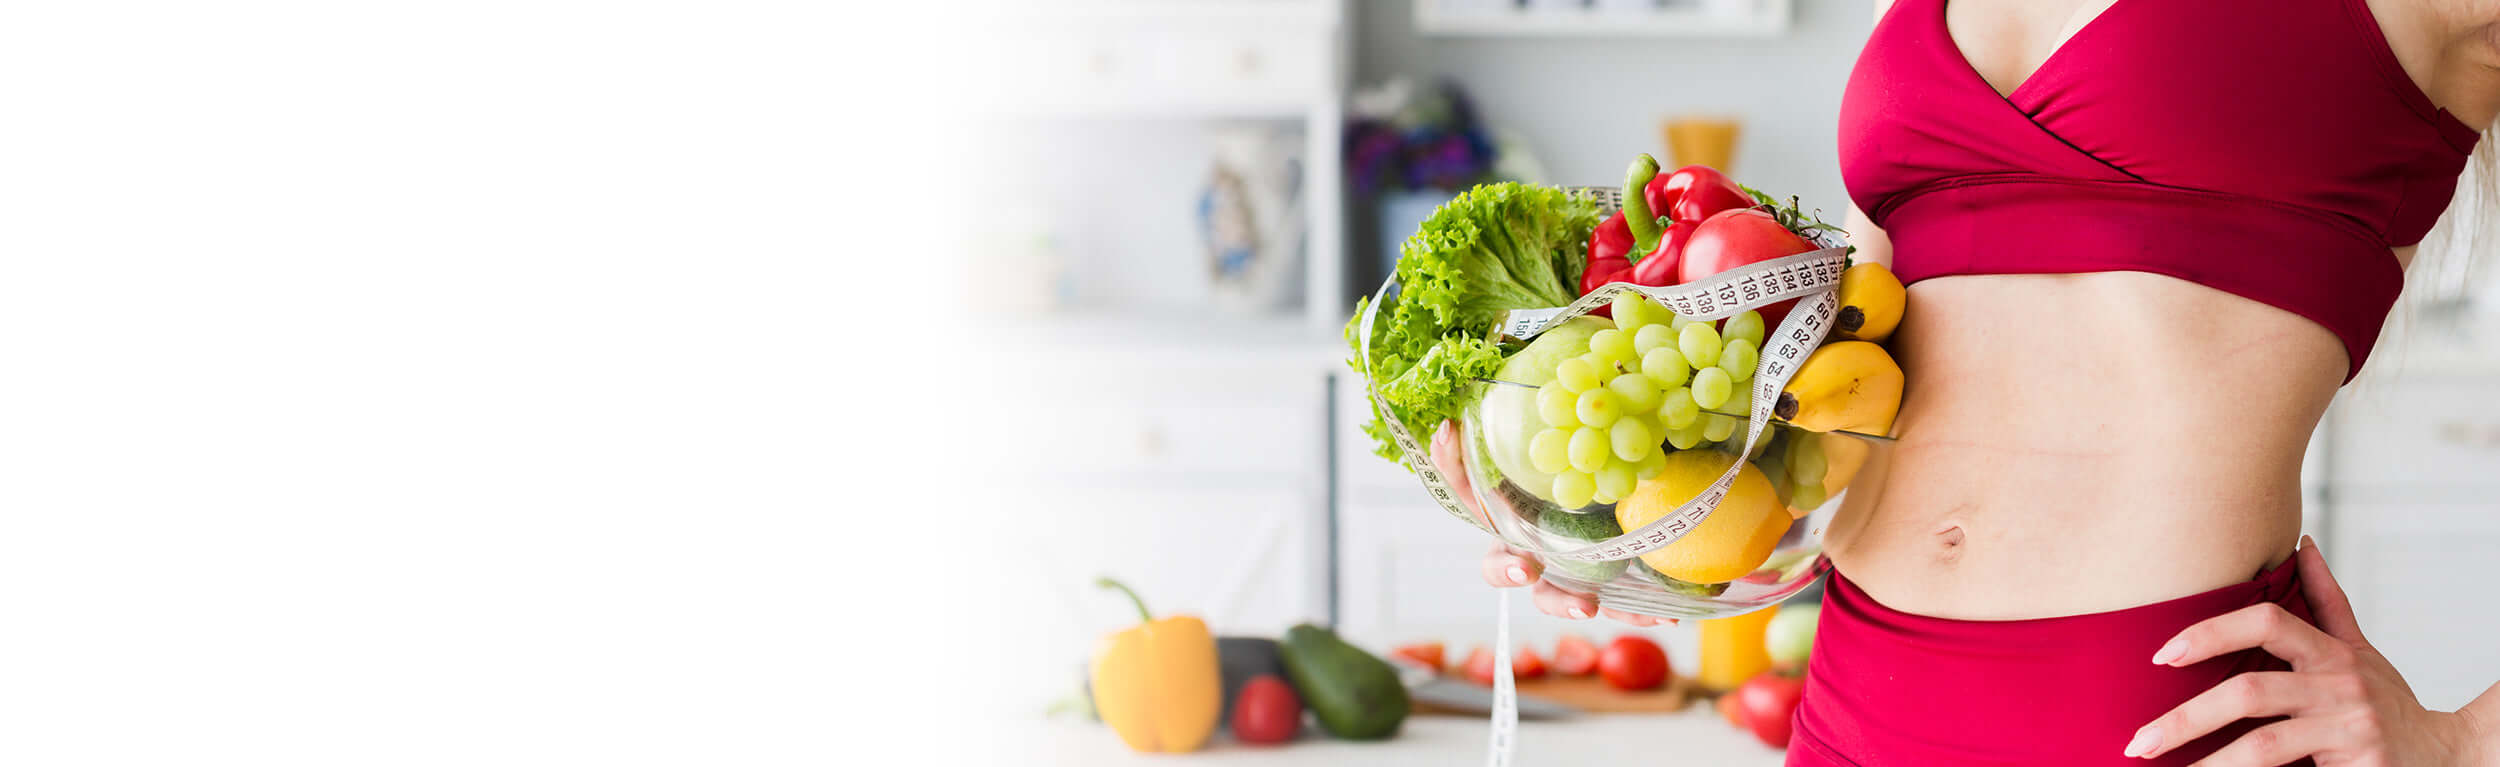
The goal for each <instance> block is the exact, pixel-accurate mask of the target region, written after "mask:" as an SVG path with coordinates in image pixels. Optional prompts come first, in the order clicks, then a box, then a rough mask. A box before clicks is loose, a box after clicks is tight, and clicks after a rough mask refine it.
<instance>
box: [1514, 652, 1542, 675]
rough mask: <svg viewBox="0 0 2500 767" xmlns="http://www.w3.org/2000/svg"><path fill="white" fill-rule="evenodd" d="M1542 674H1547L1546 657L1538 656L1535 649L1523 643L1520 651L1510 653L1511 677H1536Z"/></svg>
mask: <svg viewBox="0 0 2500 767" xmlns="http://www.w3.org/2000/svg"><path fill="white" fill-rule="evenodd" d="M1541 676H1545V659H1544V658H1539V657H1537V654H1536V651H1535V650H1530V649H1528V648H1527V647H1526V646H1524V645H1523V646H1521V647H1520V648H1519V651H1518V652H1514V653H1511V654H1510V678H1512V679H1535V678H1538V677H1541Z"/></svg>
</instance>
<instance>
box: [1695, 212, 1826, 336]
mask: <svg viewBox="0 0 2500 767" xmlns="http://www.w3.org/2000/svg"><path fill="white" fill-rule="evenodd" d="M1814 249H1815V248H1814V243H1812V242H1809V241H1807V240H1806V238H1803V237H1799V236H1797V233H1795V232H1791V231H1788V228H1787V227H1784V226H1780V222H1779V219H1776V218H1772V217H1771V214H1769V213H1764V212H1762V211H1759V210H1754V209H1751V208H1746V209H1743V210H1729V211H1721V212H1720V213H1719V214H1717V215H1714V216H1711V217H1710V218H1709V219H1708V220H1705V221H1703V222H1701V226H1700V227H1698V228H1696V229H1694V230H1693V235H1692V239H1690V240H1687V241H1686V242H1685V243H1684V252H1683V261H1682V262H1681V263H1679V264H1677V275H1676V276H1677V280H1676V281H1677V283H1678V284H1682V283H1687V282H1692V281H1694V280H1698V279H1701V278H1704V277H1708V276H1710V275H1713V274H1718V273H1720V272H1724V271H1727V270H1729V269H1734V268H1737V267H1740V266H1744V265H1746V264H1752V263H1756V262H1761V261H1769V260H1771V259H1774V258H1780V257H1783V256H1793V255H1797V254H1799V253H1804V252H1807V251H1811V250H1814ZM1796 305H1797V302H1796V301H1794V300H1790V301H1782V302H1779V303H1776V304H1772V305H1770V306H1765V307H1762V308H1761V309H1759V310H1758V311H1760V312H1762V324H1763V327H1765V328H1771V329H1777V328H1778V327H1779V324H1780V319H1781V318H1783V317H1787V316H1788V310H1789V308H1791V307H1794V306H1796Z"/></svg>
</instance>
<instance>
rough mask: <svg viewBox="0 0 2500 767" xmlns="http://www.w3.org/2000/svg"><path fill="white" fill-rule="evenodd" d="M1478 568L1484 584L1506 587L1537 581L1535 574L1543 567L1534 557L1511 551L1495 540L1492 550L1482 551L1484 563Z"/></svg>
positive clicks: (1541, 570) (1542, 569)
mask: <svg viewBox="0 0 2500 767" xmlns="http://www.w3.org/2000/svg"><path fill="white" fill-rule="evenodd" d="M1480 569H1481V570H1482V571H1483V574H1484V582H1485V583H1486V584H1488V585H1492V586H1495V587H1500V588H1508V587H1512V586H1525V585H1528V584H1531V583H1535V582H1537V581H1536V577H1537V574H1538V573H1540V572H1543V571H1544V569H1545V568H1544V566H1543V565H1541V564H1538V563H1537V561H1536V557H1531V556H1528V555H1526V554H1521V553H1519V552H1516V551H1512V550H1511V548H1510V547H1509V546H1504V545H1502V544H1501V542H1499V541H1496V542H1494V544H1493V550H1492V551H1487V552H1485V553H1484V564H1483V566H1482V567H1481V568H1480Z"/></svg>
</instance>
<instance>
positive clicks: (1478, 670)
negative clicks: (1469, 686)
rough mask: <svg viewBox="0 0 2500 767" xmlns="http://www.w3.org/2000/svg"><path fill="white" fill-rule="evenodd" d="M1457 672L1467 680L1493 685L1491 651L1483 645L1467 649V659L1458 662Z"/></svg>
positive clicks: (1487, 685)
mask: <svg viewBox="0 0 2500 767" xmlns="http://www.w3.org/2000/svg"><path fill="white" fill-rule="evenodd" d="M1459 673H1461V674H1464V675H1466V677H1467V681H1470V682H1474V683H1476V684H1480V685H1484V686H1486V687H1491V686H1493V651H1491V650H1487V649H1484V648H1483V647H1477V648H1476V649H1473V650H1469V651H1467V660H1464V661H1461V662H1459ZM1512 673H1517V672H1515V671H1514V672H1512Z"/></svg>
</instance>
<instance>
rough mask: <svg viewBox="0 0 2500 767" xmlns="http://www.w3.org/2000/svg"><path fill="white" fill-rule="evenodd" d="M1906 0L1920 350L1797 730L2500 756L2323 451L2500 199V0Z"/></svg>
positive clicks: (1869, 54) (1907, 271)
mask: <svg viewBox="0 0 2500 767" xmlns="http://www.w3.org/2000/svg"><path fill="white" fill-rule="evenodd" d="M1882 5H1891V6H1893V7H1891V8H1889V9H1888V10H1887V9H1885V8H1881V7H1879V8H1878V10H1877V14H1878V18H1879V21H1878V23H1877V25H1876V28H1875V30H1874V33H1873V35H1872V37H1871V39H1870V40H1869V42H1868V44H1867V48H1866V51H1865V52H1864V53H1863V54H1862V56H1861V58H1860V60H1859V62H1858V65H1857V69H1856V71H1855V73H1854V74H1853V75H1852V77H1851V81H1850V84H1849V89H1848V92H1847V95H1846V97H1845V99H1844V104H1843V107H1842V117H1841V162H1842V166H1843V176H1844V178H1845V179H1846V180H1847V182H1848V185H1849V189H1850V193H1851V196H1852V197H1853V198H1854V200H1855V201H1856V202H1857V204H1858V207H1859V208H1860V209H1861V210H1862V211H1863V213H1857V214H1855V215H1853V216H1852V226H1851V239H1852V241H1853V242H1854V244H1856V245H1857V247H1858V249H1859V250H1858V257H1859V258H1872V259H1877V260H1885V261H1889V262H1890V263H1892V265H1893V266H1894V268H1895V270H1896V271H1897V272H1898V273H1900V275H1901V276H1902V277H1903V278H1904V280H1905V281H1909V282H1911V283H1912V286H1911V288H1910V295H1911V306H1912V308H1911V309H1910V311H1909V314H1908V317H1907V318H1906V320H1905V324H1904V325H1903V326H1902V327H1901V329H1900V330H1899V331H1898V333H1897V334H1896V336H1895V341H1896V344H1897V347H1896V352H1897V353H1898V356H1899V358H1900V361H1901V363H1902V366H1903V368H1904V369H1905V370H1906V371H1907V372H1908V374H1909V377H1910V381H1911V386H1910V391H1909V393H1908V398H1907V400H1906V401H1905V402H1904V403H1903V406H1902V410H1901V416H1900V419H1899V422H1898V425H1897V428H1896V434H1897V435H1898V436H1899V437H1900V442H1899V444H1898V445H1897V446H1896V447H1894V448H1893V449H1892V450H1891V451H1890V454H1889V455H1888V456H1885V457H1883V458H1882V459H1880V460H1879V461H1878V462H1877V463H1876V464H1875V465H1871V466H1870V467H1869V468H1868V469H1867V471H1866V473H1865V474H1864V475H1862V478H1861V480H1860V481H1859V483H1858V484H1857V485H1856V486H1855V487H1853V488H1852V492H1850V493H1849V494H1848V496H1847V498H1848V500H1847V503H1846V504H1845V505H1844V508H1843V509H1842V511H1841V513H1840V514H1839V515H1838V516H1837V517H1836V519H1835V520H1834V523H1833V525H1832V527H1831V528H1830V530H1829V537H1828V550H1829V552H1830V555H1831V558H1832V561H1833V563H1834V565H1835V566H1836V569H1837V573H1836V574H1834V575H1833V576H1832V578H1831V580H1830V583H1829V589H1828V592H1827V596H1826V606H1825V610H1824V617H1823V623H1822V628H1821V633H1820V636H1819V638H1818V645H1817V647H1816V651H1815V655H1814V659H1813V661H1812V664H1811V668H1810V673H1809V681H1808V687H1807V691H1806V696H1805V699H1804V702H1803V704H1802V705H1801V706H1800V708H1799V712H1798V715H1797V734H1796V740H1795V742H1794V743H1793V744H1792V746H1791V748H1790V750H1789V756H1788V759H1789V763H1790V764H1792V765H1795V764H1808V765H1822V764H1859V765H1889V764H1916V765H1936V764H1964V763H2015V764H2041V763H2047V764H2137V763H2144V762H2139V761H2138V760H2137V759H2138V758H2142V759H2149V760H2151V763H2157V764H2188V763H2191V762H2194V763H2197V764H2208V765H2270V764H2283V763H2289V762H2298V761H2303V760H2310V759H2314V760H2315V761H2316V762H2317V763H2321V764H2348V763H2349V764H2402V765H2432V764H2500V692H2487V693H2485V694H2484V695H2482V696H2481V697H2480V698H2478V699H2477V700H2476V701H2474V702H2473V703H2472V704H2470V705H2468V706H2467V707H2466V708H2465V709H2463V710H2461V711H2458V712H2453V713H2447V712H2434V711H2426V710H2424V709H2423V707H2422V706H2421V705H2420V704H2419V703H2418V702H2416V701H2415V699H2414V697H2413V695H2412V693H2411V691H2410V690H2409V688H2407V686H2406V684H2405V682H2404V680H2403V679H2402V678H2401V677H2399V676H2398V675H2397V674H2396V672H2395V670H2394V668H2393V667H2391V666H2390V665H2389V664H2388V663H2387V661H2386V660H2385V659H2383V658H2381V657H2380V656H2379V655H2378V654H2376V653H2375V652H2373V651H2372V650H2371V649H2370V646H2369V644H2368V642H2367V641H2366V640H2365V639H2364V638H2363V637H2362V634H2361V632H2360V630H2359V629H2358V628H2357V627H2356V626H2355V625H2354V621H2353V613H2352V609H2351V606H2350V605H2348V604H2347V603H2346V602H2345V600H2344V596H2343V593H2342V591H2341V590H2340V589H2339V588H2337V587H2336V585H2335V582H2334V579H2333V577H2332V576H2331V575H2330V574H2329V573H2328V572H2327V571H2326V566H2325V563H2324V560H2323V559H2322V558H2321V557H2320V556H2319V555H2318V553H2317V550H2316V549H2315V547H2314V546H2309V545H2303V544H2302V542H2303V541H2305V539H2302V538H2301V537H2300V535H2299V527H2300V494H2299V486H2298V482H2299V473H2300V459H2301V455H2302V452H2303V450H2304V448H2305V446H2306V445H2307V443H2308V440H2309V436H2310V433H2311V431H2312V430H2314V429H2315V427H2316V426H2317V422H2318V419H2319V417H2320V416H2321V415H2322V414H2323V413H2324V411H2325V409H2326V407H2327V404H2328V401H2329V399H2330V398H2331V397H2332V396H2333V395H2334V393H2335V391H2336V389H2337V388H2338V387H2339V386H2341V385H2342V384H2343V383H2344V382H2346V381H2347V380H2349V378H2350V377H2351V375H2352V374H2353V373H2354V372H2357V371H2358V370H2359V369H2360V367H2361V364H2362V362H2363V360H2364V359H2365V357H2366V356H2367V354H2368V352H2369V350H2370V347H2371V346H2372V343H2373V341H2374V340H2375V339H2376V338H2377V336H2378V334H2379V330H2380V326H2381V324H2382V323H2383V322H2384V321H2385V319H2386V317H2387V314H2388V310H2389V308H2390V305H2391V304H2392V303H2393V302H2394V299H2395V296H2396V293H2397V291H2398V288H2399V287H2400V285H2401V282H2402V269H2403V266H2404V265H2405V264H2407V263H2408V262H2409V261H2410V260H2411V259H2412V258H2413V256H2414V251H2415V249H2416V248H2415V245H2416V243H2419V242H2422V241H2424V239H2425V235H2426V234H2430V232H2429V231H2428V230H2430V229H2432V227H2433V222H2434V221H2435V220H2445V221H2447V223H2445V224H2443V225H2442V226H2443V228H2442V229H2441V231H2440V232H2437V233H2435V234H2437V235H2439V236H2436V237H2432V238H2431V239H2432V241H2433V243H2432V244H2433V245H2434V246H2437V247H2446V248H2448V249H2450V250H2457V249H2465V248H2472V247H2473V246H2471V245H2460V244H2459V242H2460V241H2456V238H2449V237H2446V236H2445V235H2447V234H2449V233H2450V232H2448V230H2447V228H2446V227H2453V226H2457V225H2458V219H2459V217H2457V216H2449V217H2447V218H2446V219H2442V218H2441V215H2440V214H2441V212H2442V211H2443V210H2446V209H2447V208H2448V207H2449V206H2450V203H2451V198H2452V197H2453V198H2454V199H2455V201H2456V204H2457V205H2458V207H2461V208H2462V207H2466V206H2469V205H2471V206H2489V205H2491V204H2492V203H2494V202H2495V200H2494V199H2493V197H2491V196H2490V195H2489V194H2488V192H2478V190H2468V191H2467V192H2466V193H2458V192H2459V190H2458V184H2459V179H2460V174H2461V173H2463V172H2464V171H2465V170H2466V169H2467V168H2468V167H2469V163H2468V159H2469V155H2474V156H2475V157H2476V159H2475V161H2474V163H2473V167H2475V168H2477V171H2476V172H2475V173H2474V174H2472V176H2469V178H2474V177H2479V179H2480V180H2484V181H2488V180H2490V179H2492V178H2493V175H2492V168H2493V166H2492V156H2493V155H2492V150H2493V145H2494V143H2495V139H2494V138H2493V136H2492V135H2491V132H2490V131H2491V126H2493V124H2494V122H2495V119H2500V0H2196V1H2194V2H2190V1H2188V0H1951V2H1950V3H1947V2H1946V0H1898V2H1897V3H1884V4H1882ZM2477 134H2480V135H2479V136H2478V135H2477ZM2478 145H2479V147H2480V148H2479V150H2477V149H2476V147H2477V146H2478ZM2469 215H2470V216H2479V217H2481V220H2482V221H2483V222H2484V225H2485V226H2487V227H2488V226H2495V225H2500V211H2492V210H2480V211H2475V212H2472V213H2470V214H2469ZM2490 242H2491V241H2490V240H2488V239H2486V240H2485V243H2486V244H2485V245H2484V246H2483V247H2482V248H2477V249H2488V248H2489V247H2490ZM1484 572H1485V578H1486V580H1487V581H1489V582H1492V583H1493V584H1494V585H1497V586H1519V585H1524V584H1529V583H1534V582H1535V577H1536V575H1537V563H1536V562H1535V560H1534V559H1532V558H1528V557H1523V556H1519V555H1518V554H1516V553H1515V552H1511V551H1508V550H1505V549H1500V548H1497V549H1496V550H1495V551H1494V552H1492V554H1490V555H1489V556H1488V557H1487V558H1486V561H1485V563H1484ZM1536 603H1537V606H1538V608H1539V609H1540V610H1542V611H1544V612H1547V613H1550V614H1554V615H1558V616H1563V617H1569V618H1587V617H1590V616H1591V614H1592V613H1593V612H1595V606H1594V603H1593V602H1592V601H1591V600H1589V599H1588V598H1586V597H1584V596H1580V595H1574V594H1569V593H1565V592H1561V591H1558V590H1555V589H1553V588H1552V587H1550V586H1544V585H1539V586H1537V587H1536ZM1609 615H1611V616H1612V617H1617V618H1619V619H1624V620H1627V621H1629V622H1632V623H1636V624H1648V623H1654V622H1655V621H1652V620H1650V619H1646V618H1640V617H1637V616H1623V615H1613V614H1611V613H1609ZM2198 760H2202V761H2198Z"/></svg>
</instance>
